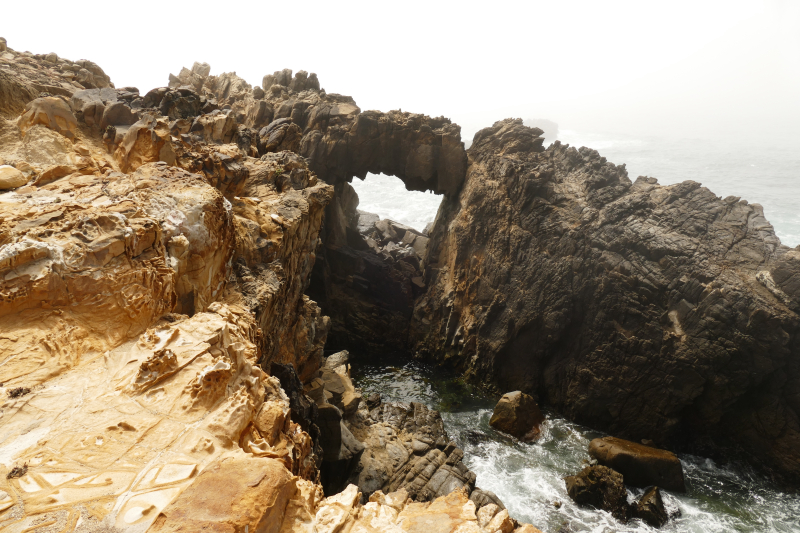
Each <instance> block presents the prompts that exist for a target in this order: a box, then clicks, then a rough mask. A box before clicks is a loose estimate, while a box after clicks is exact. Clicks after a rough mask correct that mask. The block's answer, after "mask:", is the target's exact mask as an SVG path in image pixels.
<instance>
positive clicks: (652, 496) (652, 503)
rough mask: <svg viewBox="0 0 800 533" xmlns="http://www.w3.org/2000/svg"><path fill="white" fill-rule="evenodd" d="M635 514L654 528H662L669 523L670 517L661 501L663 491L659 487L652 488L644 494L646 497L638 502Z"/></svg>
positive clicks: (634, 510)
mask: <svg viewBox="0 0 800 533" xmlns="http://www.w3.org/2000/svg"><path fill="white" fill-rule="evenodd" d="M633 514H634V516H636V518H641V519H642V520H644V521H645V522H647V523H648V524H650V525H651V526H653V527H661V526H663V525H664V524H666V523H667V519H668V518H669V516H668V515H667V510H666V509H665V508H664V500H662V499H661V491H660V490H659V488H658V487H651V488H650V490H648V491H647V492H645V493H644V496H642V497H641V499H640V500H639V501H638V502H636V506H635V507H634V509H633Z"/></svg>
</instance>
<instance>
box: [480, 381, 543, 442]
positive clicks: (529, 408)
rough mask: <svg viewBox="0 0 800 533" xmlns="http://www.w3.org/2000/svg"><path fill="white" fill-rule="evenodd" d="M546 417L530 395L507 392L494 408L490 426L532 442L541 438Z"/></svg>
mask: <svg viewBox="0 0 800 533" xmlns="http://www.w3.org/2000/svg"><path fill="white" fill-rule="evenodd" d="M542 422H544V415H542V412H541V411H540V410H539V406H538V405H537V404H536V400H534V399H533V398H532V397H531V396H529V395H528V394H525V393H524V392H520V391H515V392H507V393H506V394H504V395H503V397H502V398H500V401H499V402H497V405H495V407H494V412H493V413H492V418H491V419H490V420H489V425H490V426H492V427H493V428H495V429H497V430H499V431H502V432H504V433H508V434H509V435H512V436H514V437H516V438H518V439H521V440H526V441H531V440H536V439H537V438H538V437H539V433H540V431H541V430H540V428H539V426H540V425H541V424H542Z"/></svg>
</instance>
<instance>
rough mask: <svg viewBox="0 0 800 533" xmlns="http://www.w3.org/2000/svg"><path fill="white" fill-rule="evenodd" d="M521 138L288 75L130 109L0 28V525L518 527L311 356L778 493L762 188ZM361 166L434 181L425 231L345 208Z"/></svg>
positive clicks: (774, 245)
mask: <svg viewBox="0 0 800 533" xmlns="http://www.w3.org/2000/svg"><path fill="white" fill-rule="evenodd" d="M541 134H542V132H541V130H538V129H535V128H527V127H525V126H523V125H522V122H521V121H520V120H505V121H501V122H498V123H496V124H495V125H494V126H492V127H491V128H487V129H484V130H482V131H481V132H479V133H478V134H477V135H476V137H475V141H474V142H473V145H472V147H471V148H470V149H469V150H465V148H464V144H463V143H462V142H461V138H460V128H459V127H458V126H457V125H456V124H453V123H451V122H450V121H449V120H448V119H446V118H443V117H438V118H431V117H428V116H424V115H417V114H413V113H407V112H400V111H391V112H388V113H382V112H377V111H364V112H362V111H361V109H359V108H358V106H357V105H356V104H355V101H354V100H353V99H352V98H351V97H348V96H342V95H338V94H334V93H330V94H329V93H327V92H326V91H325V90H324V89H322V88H321V86H320V82H319V80H318V79H317V77H316V75H314V74H308V73H306V72H304V71H300V72H298V73H296V74H295V75H294V76H292V72H291V71H289V70H283V71H278V72H275V73H274V74H269V75H267V76H265V77H264V79H263V81H262V85H261V86H255V87H253V86H251V85H249V84H248V83H247V82H246V81H245V80H243V79H242V78H240V77H238V76H236V74H235V73H225V74H220V75H211V67H210V66H209V65H207V64H205V63H196V64H195V65H194V66H193V67H192V68H191V69H183V70H182V71H180V73H179V74H178V75H177V76H175V75H170V78H169V84H168V86H166V87H160V88H156V89H153V90H150V91H148V92H146V93H144V94H142V93H140V91H139V90H138V89H137V88H134V87H124V88H116V87H114V85H113V83H112V82H111V80H110V79H109V78H108V76H106V75H105V73H104V72H103V70H102V69H101V68H100V67H99V66H98V65H96V64H95V63H93V62H91V61H88V60H79V61H69V60H66V59H64V58H61V57H59V56H58V55H57V54H55V53H50V54H31V53H28V52H17V51H15V50H13V49H11V48H8V46H7V43H6V42H5V41H4V40H0V275H1V276H2V277H0V295H2V298H0V383H2V385H0V387H1V388H0V391H2V394H3V396H4V398H3V402H4V403H3V404H2V406H1V407H0V464H1V465H2V466H0V470H3V471H4V473H5V475H4V476H0V485H2V486H0V528H3V529H4V530H8V531H19V532H22V531H39V532H40V533H45V532H46V531H120V530H125V531H186V530H214V531H236V532H242V531H244V532H247V531H250V530H253V531H275V532H277V531H286V532H288V531H318V532H323V531H325V532H330V533H338V532H346V531H350V530H352V531H361V530H364V531H373V530H374V531H383V530H393V531H394V530H397V531H400V530H403V531H410V530H414V531H416V530H421V529H423V528H424V529H428V530H430V529H431V528H433V530H435V531H462V532H467V531H473V532H481V531H485V532H487V533H493V532H496V531H502V532H503V533H511V532H512V531H515V532H517V533H535V532H536V531H538V530H537V529H536V528H535V527H534V526H532V525H529V524H521V523H518V522H517V521H516V520H514V519H513V517H511V516H509V513H508V511H507V510H506V509H505V507H504V505H503V503H502V502H501V501H500V500H499V499H498V498H497V496H496V495H494V494H493V493H491V492H489V491H484V490H481V489H480V488H478V487H477V486H476V483H479V480H477V479H476V476H475V474H474V473H473V472H471V471H470V470H469V469H468V468H467V467H466V466H465V465H464V462H463V458H464V457H463V455H464V454H463V451H462V450H460V449H459V448H458V447H457V446H456V444H455V443H454V442H452V441H451V440H450V439H449V437H448V434H447V431H446V429H445V427H444V423H443V422H442V418H441V415H440V414H439V413H438V412H436V411H433V410H431V409H429V408H427V407H426V406H424V405H422V404H418V403H398V402H384V401H383V400H382V399H381V398H380V396H378V395H371V396H369V397H366V398H365V397H362V396H361V394H360V392H359V391H358V390H357V389H356V388H355V387H354V386H353V383H352V381H351V378H350V366H349V362H348V357H347V352H346V351H339V352H338V353H336V354H334V355H331V356H329V357H327V358H325V357H323V352H324V350H325V349H326V347H327V349H328V350H330V349H331V348H342V349H343V350H346V349H358V350H360V351H363V352H365V353H378V352H380V351H385V350H392V351H397V352H415V353H416V356H417V357H423V358H426V359H429V360H433V361H437V362H438V363H440V364H443V365H449V366H452V367H454V368H458V369H459V370H460V371H462V372H463V373H464V374H465V375H466V376H467V377H468V378H469V379H473V380H476V381H480V382H482V384H483V385H484V386H489V387H493V388H494V389H495V390H497V391H502V392H505V391H507V390H516V389H519V390H520V391H522V392H525V393H528V394H531V395H532V396H535V397H538V399H539V401H540V402H545V403H547V404H549V405H552V406H555V407H556V408H557V409H558V410H559V411H561V412H563V413H565V414H567V415H568V416H570V417H571V418H573V419H575V420H580V421H583V422H585V423H587V424H588V425H591V426H593V427H597V428H600V429H605V430H608V431H611V432H613V433H614V434H616V435H619V436H621V437H626V438H630V439H631V440H634V441H636V442H639V441H641V440H642V439H648V440H650V441H653V442H655V443H656V444H659V445H662V446H666V445H669V446H670V447H672V446H683V445H691V444H693V443H696V442H698V441H701V440H703V439H710V440H711V441H712V442H720V441H722V440H723V439H726V440H730V441H733V442H735V443H736V444H737V445H739V446H741V447H742V448H744V449H745V450H747V451H748V452H750V453H752V454H753V455H754V456H755V457H756V459H757V460H759V461H761V462H763V464H765V465H767V466H769V467H772V468H780V469H782V470H783V472H784V473H785V475H786V477H787V479H789V480H790V481H791V480H797V479H798V476H800V455H798V452H797V450H798V449H800V448H798V446H797V444H800V426H799V425H798V418H797V414H796V413H800V403H798V396H797V391H798V390H800V386H799V385H800V358H798V350H800V349H799V348H798V341H797V334H798V331H800V321H799V320H798V316H797V313H798V311H800V252H798V251H797V250H790V249H788V248H786V247H785V246H781V245H780V242H779V241H778V239H777V238H776V237H775V235H774V232H773V231H772V227H771V226H770V225H769V224H768V223H767V222H766V220H765V219H764V218H763V212H762V210H761V209H760V207H759V206H757V205H749V204H747V202H745V201H739V199H733V198H728V199H724V200H723V199H719V198H717V197H715V196H714V195H713V194H712V193H710V191H708V190H706V189H704V188H702V187H700V186H699V184H696V183H693V182H685V183H683V184H679V185H675V186H671V187H661V186H659V185H658V184H657V183H655V181H654V180H652V179H649V178H639V179H638V180H637V181H636V182H635V183H632V182H631V181H630V180H629V179H628V177H627V173H626V172H625V169H624V167H617V166H615V165H613V164H611V163H608V162H606V161H605V159H604V158H601V157H600V156H599V154H597V152H594V151H592V150H588V149H585V148H582V149H580V150H575V149H574V148H569V147H566V146H562V145H560V144H559V143H555V144H554V145H552V146H551V147H550V148H548V149H546V150H545V149H544V148H543V138H542V137H541ZM368 172H384V173H387V174H392V175H395V176H397V177H399V178H400V179H402V180H403V181H404V183H405V184H406V187H407V188H408V189H410V190H422V191H425V190H432V191H434V192H437V193H440V194H443V195H444V197H445V200H444V201H443V204H442V207H441V209H440V211H439V214H438V215H437V218H436V221H435V222H434V224H433V226H432V227H431V228H428V229H426V231H422V232H421V231H417V230H415V229H413V228H408V227H405V226H402V225H401V224H397V223H395V222H392V221H388V220H380V219H378V218H377V217H376V216H372V215H370V214H369V213H364V212H359V211H358V196H357V195H356V194H355V191H354V190H353V188H352V187H351V186H350V184H349V183H348V182H349V181H350V180H352V179H353V178H354V177H360V178H363V177H364V176H365V175H366V174H367V173H368ZM329 353H330V352H329ZM539 417H541V414H540V413H539ZM534 418H536V417H534ZM734 420H735V422H736V423H735V424H734V423H732V422H733V421H734ZM525 425H526V427H527V425H528V424H527V422H526V423H525ZM531 438H534V436H531ZM625 476H626V479H633V478H632V477H631V475H630V474H627V473H626V474H625ZM623 492H624V490H623ZM658 498H659V497H658V494H657V492H656V493H655V494H654V495H650V496H648V498H645V499H647V500H648V501H650V500H653V501H656V500H658ZM645 499H643V500H642V501H644V500H645ZM645 503H646V502H645ZM640 504H641V505H640V507H641V506H642V505H645V504H642V503H641V502H640ZM648 505H649V504H648ZM645 506H646V505H645ZM656 507H657V506H656ZM637 512H641V513H645V510H642V511H637ZM642 516H644V514H642ZM187 528H188V529H187Z"/></svg>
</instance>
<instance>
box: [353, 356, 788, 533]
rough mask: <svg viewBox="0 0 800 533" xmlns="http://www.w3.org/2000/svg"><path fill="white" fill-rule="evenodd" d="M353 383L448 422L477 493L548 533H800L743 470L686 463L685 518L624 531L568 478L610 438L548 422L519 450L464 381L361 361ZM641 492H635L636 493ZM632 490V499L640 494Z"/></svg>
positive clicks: (698, 460) (669, 502)
mask: <svg viewBox="0 0 800 533" xmlns="http://www.w3.org/2000/svg"><path fill="white" fill-rule="evenodd" d="M353 363H354V364H353V377H354V381H355V382H356V386H357V387H361V388H362V389H363V390H364V391H365V392H366V393H370V392H379V393H381V395H382V397H383V399H384V401H405V402H408V401H415V402H420V403H424V404H425V405H427V406H428V407H430V408H433V409H437V410H439V411H440V412H441V414H442V418H443V419H444V423H445V427H446V429H447V432H448V434H449V436H450V438H451V439H452V440H454V441H455V442H456V443H457V444H458V445H459V446H460V447H461V448H462V449H463V450H464V452H465V453H464V463H465V464H466V465H467V466H468V467H469V468H470V469H472V470H473V471H474V472H475V473H476V474H477V476H478V481H477V485H478V486H479V487H481V488H482V489H487V490H491V491H492V492H494V493H495V494H497V495H498V496H499V497H500V499H502V500H503V502H504V503H505V505H506V506H507V507H508V509H509V512H510V513H511V516H513V517H515V518H516V519H518V520H520V521H524V522H530V523H532V524H533V525H535V526H537V527H539V528H540V529H542V530H543V531H544V532H545V533H557V532H563V533H566V532H568V531H569V532H578V531H581V532H584V531H587V532H592V533H611V532H617V533H623V532H626V533H627V532H651V531H662V532H670V533H671V532H681V533H684V532H692V533H695V532H696V533H701V532H702V533H716V532H720V533H722V532H726V533H728V532H732V531H736V532H753V533H756V532H758V533H766V532H781V533H783V532H800V495H797V494H788V493H784V492H780V491H778V490H775V489H774V488H772V487H771V486H770V483H769V482H768V481H767V480H765V479H763V478H762V477H760V476H759V475H757V474H756V473H755V472H753V471H752V470H750V469H749V468H748V467H746V466H741V465H739V466H731V465H725V466H721V465H718V464H715V463H714V462H713V461H711V460H710V459H705V458H702V457H696V456H692V455H681V456H680V458H681V462H682V463H683V468H684V475H685V477H686V482H687V488H688V491H687V493H686V494H674V493H670V492H666V491H664V492H663V493H662V494H663V496H664V502H665V505H666V506H667V509H668V511H670V512H671V513H675V514H677V512H678V511H679V512H680V516H679V517H678V518H675V519H673V520H670V522H669V523H668V524H667V525H666V526H664V527H662V528H661V529H660V530H657V529H654V528H652V527H650V526H648V525H646V524H644V523H643V522H641V521H639V520H634V521H631V522H629V523H627V524H622V523H621V522H618V521H617V520H615V519H614V518H612V517H611V515H610V514H608V513H606V512H603V511H597V510H590V509H585V508H581V507H578V506H577V505H575V504H574V503H573V502H572V500H570V498H569V496H567V491H566V488H565V485H564V481H563V479H562V478H563V477H564V476H566V475H570V474H574V473H576V472H578V471H579V470H581V468H582V467H583V463H584V462H585V461H587V460H588V459H589V454H588V453H587V448H588V445H589V441H590V440H591V439H593V438H595V437H599V436H602V435H603V434H602V433H600V432H597V431H592V430H590V429H588V428H586V427H583V426H580V425H578V424H574V423H572V422H569V421H567V420H565V419H563V418H560V417H558V416H557V415H555V414H553V413H546V415H547V421H546V422H545V427H544V431H543V434H542V437H541V438H540V440H539V441H538V442H536V443H535V444H525V443H520V442H518V441H516V440H514V439H512V438H510V437H508V436H505V435H503V434H501V433H498V432H497V431H495V430H494V429H492V428H491V427H490V426H489V418H490V417H491V414H492V408H493V407H494V404H495V402H496V400H497V398H491V397H489V396H487V395H485V394H483V393H482V392H481V391H479V390H478V389H475V388H474V387H471V386H469V385H467V384H465V383H463V382H462V381H461V380H460V379H459V378H458V377H457V376H453V375H452V374H450V373H448V372H445V371H443V370H441V369H438V368H434V367H431V366H428V365H425V364H422V363H419V362H416V361H408V360H404V359H401V358H391V359H384V360H377V359H375V358H374V357H373V358H369V359H367V358H358V357H357V358H356V359H355V360H354V362H353ZM634 491H636V492H634ZM634 491H631V490H630V489H629V495H628V497H629V499H630V500H633V499H634V498H635V497H638V496H639V495H640V494H641V492H642V491H639V490H638V489H634Z"/></svg>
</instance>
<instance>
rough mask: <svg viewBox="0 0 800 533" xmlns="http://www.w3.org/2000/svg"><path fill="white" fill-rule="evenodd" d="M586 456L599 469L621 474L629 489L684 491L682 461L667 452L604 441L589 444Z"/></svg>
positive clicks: (609, 438) (614, 439) (638, 445)
mask: <svg viewBox="0 0 800 533" xmlns="http://www.w3.org/2000/svg"><path fill="white" fill-rule="evenodd" d="M589 455H591V456H592V457H594V458H595V459H597V462H598V463H600V464H601V465H604V466H607V467H609V468H613V469H614V470H616V471H617V472H619V473H620V474H622V475H623V476H624V477H625V483H627V484H628V485H633V486H635V487H649V486H650V485H658V486H659V487H661V488H663V489H666V490H671V491H674V492H685V491H686V486H685V484H684V480H683V468H682V467H681V460H680V459H678V456H677V455H675V454H674V453H672V452H669V451H667V450H660V449H658V448H652V447H650V446H645V445H644V444H637V443H635V442H631V441H628V440H624V439H618V438H616V437H603V438H600V439H594V440H593V441H592V442H590V443H589Z"/></svg>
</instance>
